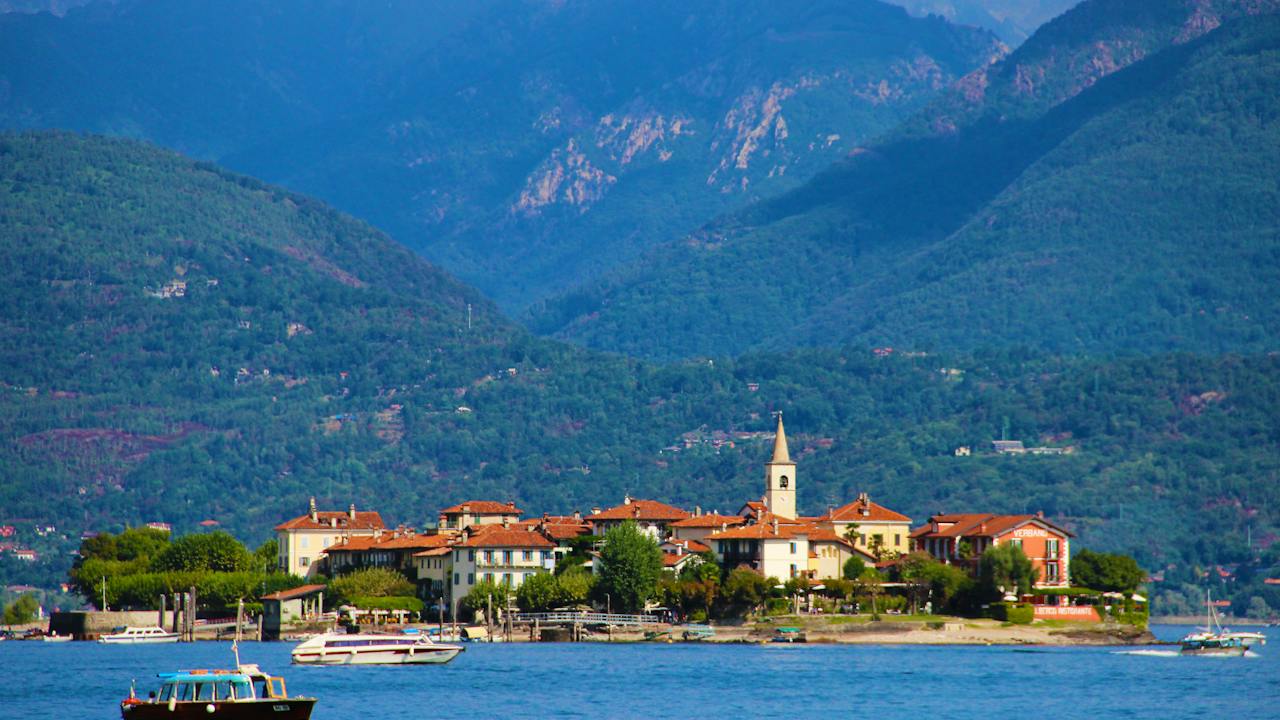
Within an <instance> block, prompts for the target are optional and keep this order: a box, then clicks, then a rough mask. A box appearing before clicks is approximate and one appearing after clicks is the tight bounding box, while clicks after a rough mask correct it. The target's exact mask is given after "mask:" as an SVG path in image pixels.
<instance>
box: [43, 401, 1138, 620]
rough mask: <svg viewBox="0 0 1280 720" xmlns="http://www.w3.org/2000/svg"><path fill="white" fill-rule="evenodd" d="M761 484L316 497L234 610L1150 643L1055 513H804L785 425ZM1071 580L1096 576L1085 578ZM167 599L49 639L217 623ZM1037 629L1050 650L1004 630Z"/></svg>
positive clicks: (1123, 563)
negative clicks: (405, 511)
mask: <svg viewBox="0 0 1280 720" xmlns="http://www.w3.org/2000/svg"><path fill="white" fill-rule="evenodd" d="M764 481H765V482H764V493H763V495H762V496H761V497H760V498H759V499H750V500H746V501H745V502H744V503H743V504H742V506H741V507H740V508H739V509H738V510H737V512H736V513H734V514H720V513H717V512H706V511H704V510H703V509H702V508H700V507H695V508H693V509H692V510H686V509H682V508H679V507H674V506H672V505H669V504H666V503H664V502H661V501H659V500H653V499H640V498H633V497H630V496H627V497H624V498H622V502H621V503H620V504H618V505H616V506H614V507H610V508H604V509H602V508H592V509H591V511H590V512H589V513H585V514H584V513H582V512H580V511H575V512H573V513H572V514H569V515H549V514H543V515H541V516H536V517H525V516H524V515H525V513H524V511H523V510H522V509H521V508H519V507H518V506H517V505H516V504H515V503H514V502H510V501H498V500H468V501H465V502H461V503H458V504H456V505H453V506H451V507H447V508H444V509H443V510H441V511H440V512H439V522H438V523H437V525H436V526H435V527H433V528H429V529H426V530H415V529H412V528H408V527H405V526H397V527H388V526H387V525H386V523H385V522H384V521H383V519H382V516H381V515H380V513H379V512H378V511H376V510H366V509H358V508H357V507H356V506H355V505H354V504H352V505H350V506H349V507H348V508H347V509H345V510H330V509H323V510H322V509H320V508H318V507H317V505H316V501H315V499H314V498H312V499H311V501H310V505H309V507H308V508H307V510H306V512H305V513H304V514H301V515H299V516H297V517H294V518H291V519H288V520H285V521H284V522H281V523H280V524H278V525H277V526H276V527H275V535H276V537H275V543H274V552H275V553H276V556H275V558H274V564H275V566H276V567H275V568H273V569H272V571H273V573H274V574H275V575H276V576H278V577H286V578H293V579H294V580H295V582H293V583H288V584H289V585H290V586H289V587H284V588H281V589H278V590H275V591H273V592H268V593H263V594H261V595H259V596H258V597H250V598H240V600H241V601H244V600H248V601H249V602H250V607H251V608H252V609H253V611H254V612H253V613H252V614H253V615H254V616H256V618H257V622H256V633H257V636H258V637H260V638H262V639H267V640H272V639H281V638H290V637H300V636H302V635H304V634H305V633H307V632H314V631H317V630H322V629H327V628H331V627H333V626H334V625H335V623H338V622H341V623H343V624H347V625H350V626H353V627H360V626H369V625H374V626H386V627H394V626H404V625H412V624H419V625H422V626H427V627H432V628H438V630H439V631H441V632H443V631H444V628H445V626H446V625H447V626H449V627H451V628H453V631H454V633H455V634H456V635H457V636H458V637H462V638H464V639H466V638H468V637H471V638H486V639H491V640H492V639H504V640H549V639H601V638H611V639H617V638H630V639H638V638H640V637H647V638H649V639H659V638H660V639H691V640H715V639H719V640H722V641H733V640H740V641H759V640H765V639H777V638H778V637H779V636H780V635H781V636H786V635H787V634H788V633H790V636H789V638H788V639H791V640H794V639H807V640H810V641H814V640H818V641H821V640H829V641H837V642H840V641H848V642H858V641H883V640H885V639H886V637H892V636H894V635H895V634H896V636H898V637H899V638H900V639H902V640H903V641H907V642H992V641H996V642H1000V641H1020V642H1044V641H1046V639H1047V638H1049V636H1050V635H1053V634H1057V635H1058V636H1059V637H1058V639H1056V640H1052V641H1055V642H1058V641H1060V642H1073V641H1084V642H1090V641H1097V642H1103V641H1105V642H1115V641H1117V640H1120V641H1140V638H1142V637H1144V636H1145V630H1146V618H1147V609H1146V599H1145V598H1144V597H1143V596H1142V595H1140V594H1138V592H1137V590H1138V589H1139V587H1138V586H1139V584H1140V583H1141V581H1142V579H1143V577H1144V576H1143V573H1142V572H1141V571H1140V570H1139V569H1138V568H1137V565H1136V563H1134V562H1133V561H1132V559H1131V558H1127V557H1124V556H1116V555H1107V554H1103V553H1091V552H1089V551H1087V550H1086V551H1083V552H1082V553H1079V554H1077V557H1076V558H1075V559H1074V565H1073V557H1072V551H1071V540H1072V538H1073V534H1072V533H1071V532H1070V531H1068V530H1067V529H1065V528H1064V527H1062V526H1061V525H1059V524H1057V523H1055V522H1054V521H1053V520H1052V519H1050V518H1047V517H1045V516H1044V515H1043V513H1036V514H1023V515H1001V514H994V513H984V512H967V513H955V514H953V513H941V514H935V515H933V516H931V517H929V518H927V519H925V520H924V521H923V522H921V523H916V522H914V521H913V520H912V518H910V517H907V516H906V515H904V514H902V513H900V512H897V511H895V510H893V509H891V508H888V507H885V506H883V505H880V504H878V503H876V502H874V501H873V500H872V498H871V497H870V496H869V495H868V494H867V493H866V492H863V493H861V494H859V495H858V496H857V497H856V498H854V499H853V500H852V501H851V502H849V503H847V504H845V505H842V506H839V507H829V508H828V509H827V511H826V512H825V513H822V514H820V515H816V516H802V515H800V514H799V513H798V512H797V494H798V492H799V490H800V476H799V472H798V467H797V464H796V462H795V461H793V460H792V457H791V454H790V452H789V449H788V446H787V436H786V430H785V428H784V426H783V422H782V417H781V415H780V414H779V415H778V419H777V428H776V432H775V434H774V436H773V442H772V452H771V455H770V456H769V458H768V460H767V462H765V464H764ZM126 532H128V531H126ZM1073 567H1074V568H1075V571H1076V574H1077V575H1081V574H1083V575H1085V576H1086V577H1083V578H1081V577H1076V578H1073ZM1117 568H1119V569H1117ZM1126 570H1127V572H1126ZM73 573H74V571H73ZM388 578H391V580H390V581H388V580H387V579H388ZM1073 581H1074V582H1073ZM102 582H103V590H102V600H103V602H102V606H103V607H100V608H99V609H100V610H105V609H106V608H105V605H107V600H108V598H107V588H106V585H107V584H108V579H107V578H106V577H103V579H102ZM353 587H354V588H358V590H353V589H352V588H353ZM172 590H174V589H170V591H168V592H166V591H162V592H161V593H160V596H159V597H158V598H157V599H156V601H153V602H147V603H146V607H147V608H149V610H144V609H143V608H141V607H134V608H132V612H131V613H130V612H114V613H109V612H108V613H103V612H97V613H95V612H71V613H58V614H55V615H54V617H53V618H52V622H51V625H50V629H51V631H53V632H60V633H62V634H64V635H71V636H75V637H80V638H84V639H92V638H93V637H94V636H95V634H98V633H101V632H103V631H105V628H106V627H109V626H110V625H112V624H117V625H118V624H128V622H127V621H130V620H133V621H139V622H140V620H138V618H135V617H132V616H145V617H148V618H151V620H150V623H155V622H156V618H157V615H156V610H157V605H158V611H159V615H158V621H159V624H160V625H161V626H162V627H167V626H169V625H172V627H173V628H174V630H175V631H177V632H180V633H182V635H183V637H188V638H193V639H194V638H195V637H196V629H197V627H198V624H200V623H204V624H205V625H206V630H209V629H211V628H212V627H213V625H216V624H217V623H216V622H213V623H210V622H209V621H207V620H201V619H200V618H201V617H202V616H205V617H207V616H209V615H215V616H216V615H218V609H216V608H210V607H209V605H210V603H209V602H208V600H209V599H208V598H204V600H206V602H199V601H198V600H197V598H196V597H193V595H194V594H195V589H194V588H192V593H191V594H190V595H188V593H186V592H180V593H179V592H172ZM183 590H185V588H183ZM169 598H172V600H171V604H170V605H169V611H168V613H167V614H166V610H165V605H166V602H169ZM213 604H216V602H215V603H213ZM223 604H224V605H227V606H229V605H230V602H229V601H224V603H223ZM193 608H194V609H196V611H195V612H191V611H190V610H191V609H193ZM117 610H118V608H117ZM184 610H186V611H187V612H183V611H184ZM223 610H224V612H223V614H225V610H226V608H225V607H224V608H223ZM236 622H237V624H239V623H240V621H239V620H238V619H237V621H236ZM983 623H985V625H984V624H983ZM224 624H225V623H224ZM1032 625H1036V626H1040V627H1041V632H1040V633H1039V634H1038V635H1034V636H1033V635H1026V634H1025V633H1021V634H1020V633H1018V632H1013V633H1010V632H1008V631H1007V630H1008V628H1011V627H1014V628H1029V627H1030V626H1032ZM1103 628H1105V630H1104V629H1103ZM1001 629H1003V630H1001ZM433 631H434V630H433ZM859 633H861V635H859ZM885 633H888V635H885ZM1090 633H1093V636H1090Z"/></svg>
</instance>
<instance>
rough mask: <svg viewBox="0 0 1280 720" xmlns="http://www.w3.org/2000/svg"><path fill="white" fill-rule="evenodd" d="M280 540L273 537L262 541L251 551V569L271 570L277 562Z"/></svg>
mask: <svg viewBox="0 0 1280 720" xmlns="http://www.w3.org/2000/svg"><path fill="white" fill-rule="evenodd" d="M279 555H280V542H279V541H278V540H276V539H275V538H271V539H270V540H268V541H266V542H264V543H262V544H261V545H259V546H258V549H257V550H254V551H253V569H254V570H265V571H266V572H271V571H272V570H274V569H275V567H276V563H277V562H279V560H278V558H279Z"/></svg>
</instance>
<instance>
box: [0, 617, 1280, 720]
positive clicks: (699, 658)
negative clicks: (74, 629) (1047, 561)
mask: <svg viewBox="0 0 1280 720" xmlns="http://www.w3.org/2000/svg"><path fill="white" fill-rule="evenodd" d="M1153 630H1154V631H1155V633H1156V634H1157V636H1159V637H1161V638H1162V639H1167V640H1176V639H1177V638H1179V637H1181V636H1182V635H1183V634H1185V633H1186V631H1187V628H1184V627H1175V626H1156V627H1154V628H1153ZM1268 632H1269V633H1270V635H1271V638H1270V642H1269V643H1268V645H1266V646H1265V647H1262V648H1260V649H1258V650H1257V651H1256V653H1255V654H1253V655H1252V656H1251V657H1245V658H1213V657H1179V656H1177V652H1176V650H1177V649H1176V648H1175V647H1153V648H1137V649H1135V648H1039V647H970V646H888V645H883V646H882V645H785V646H780V645H698V644H687V645H684V644H674V645H655V644H629V645H628V644H615V645H604V644H594V643H585V644H552V643H543V644H536V645H534V644H525V643H514V644H510V645H504V644H494V645H481V644H477V645H469V646H468V648H467V651H466V652H465V653H463V654H462V655H460V656H459V657H458V658H457V659H456V660H454V661H453V662H451V663H449V664H448V665H443V666H418V667H355V668H351V667H323V668H320V667H298V666H294V665H290V664H289V651H290V650H291V649H292V647H293V644H292V643H253V642H249V643H244V644H243V645H242V650H241V654H242V656H243V659H244V660H245V662H257V663H258V664H260V665H261V666H262V667H263V668H264V669H265V670H267V671H269V672H273V673H276V674H282V675H283V676H284V677H285V678H286V680H287V682H288V687H289V692H290V693H296V694H304V695H311V696H315V697H318V698H320V702H319V704H318V705H317V706H316V712H315V714H314V715H313V716H312V717H313V718H316V719H317V720H338V719H345V718H366V717H367V718H370V719H371V720H372V719H373V718H376V720H397V719H400V718H414V719H415V720H416V719H418V718H431V717H443V718H455V717H457V718H472V719H474V718H487V717H511V718H546V717H568V718H573V717H584V718H599V717H623V718H641V717H644V718H654V717H658V718H663V717H693V718H717V717H725V718H727V717H763V718H784V717H785V718H797V717H833V718H841V717H859V718H863V717H865V718H869V719H874V720H879V719H880V718H890V719H892V718H910V720H921V718H931V717H948V718H968V717H979V716H982V717H989V718H997V717H1025V716H1033V717H1037V718H1046V719H1051V718H1090V719H1091V720H1102V719H1104V718H1233V717H1236V718H1249V719H1250V720H1253V719H1256V718H1276V717H1280V632H1277V630H1276V629H1275V628H1271V629H1269V631H1268ZM230 665H231V652H230V645H229V644H228V643H212V642H205V643H194V644H179V645H162V646H139V647H121V646H112V645H99V644H97V643H66V644H51V643H37V642H14V641H10V642H4V643H0V667H3V669H4V674H3V680H2V681H0V718H6V719H7V718H58V719H64V718H65V719H67V720H77V719H80V718H85V719H92V720H102V719H106V718H119V717H120V712H119V708H118V703H119V701H120V700H121V699H123V698H124V697H125V696H126V695H127V694H128V690H129V682H130V680H132V679H136V680H137V681H138V694H139V695H140V696H142V697H145V696H146V693H147V690H149V689H151V688H152V687H154V686H155V684H156V680H155V674H156V673H157V672H162V671H170V670H177V669H187V668H197V667H228V666H230Z"/></svg>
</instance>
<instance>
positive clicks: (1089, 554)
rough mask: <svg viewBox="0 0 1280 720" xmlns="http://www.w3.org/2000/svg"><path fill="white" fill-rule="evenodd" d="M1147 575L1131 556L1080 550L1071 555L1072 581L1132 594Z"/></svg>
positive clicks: (1077, 583) (1100, 588) (1081, 584)
mask: <svg viewBox="0 0 1280 720" xmlns="http://www.w3.org/2000/svg"><path fill="white" fill-rule="evenodd" d="M1146 577H1147V574H1146V573H1145V572H1144V571H1143V570H1142V568H1141V567H1139V566H1138V561H1137V560H1134V559H1133V558H1131V557H1129V556H1128V555H1120V554H1114V553H1096V552H1093V551H1091V550H1081V551H1080V552H1079V553H1077V554H1076V556H1075V557H1073V558H1071V582H1072V583H1073V584H1075V585H1080V586H1082V587H1087V588H1090V589H1093V590H1102V591H1104V592H1120V593H1126V594H1128V593H1132V592H1133V591H1134V590H1137V589H1138V586H1139V585H1141V584H1142V582H1143V580H1145V579H1146Z"/></svg>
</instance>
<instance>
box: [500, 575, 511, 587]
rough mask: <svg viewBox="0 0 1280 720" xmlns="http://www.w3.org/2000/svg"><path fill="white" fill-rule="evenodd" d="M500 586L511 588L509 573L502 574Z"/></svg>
mask: <svg viewBox="0 0 1280 720" xmlns="http://www.w3.org/2000/svg"><path fill="white" fill-rule="evenodd" d="M502 584H503V585H506V586H508V587H510V586H511V573H502Z"/></svg>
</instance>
